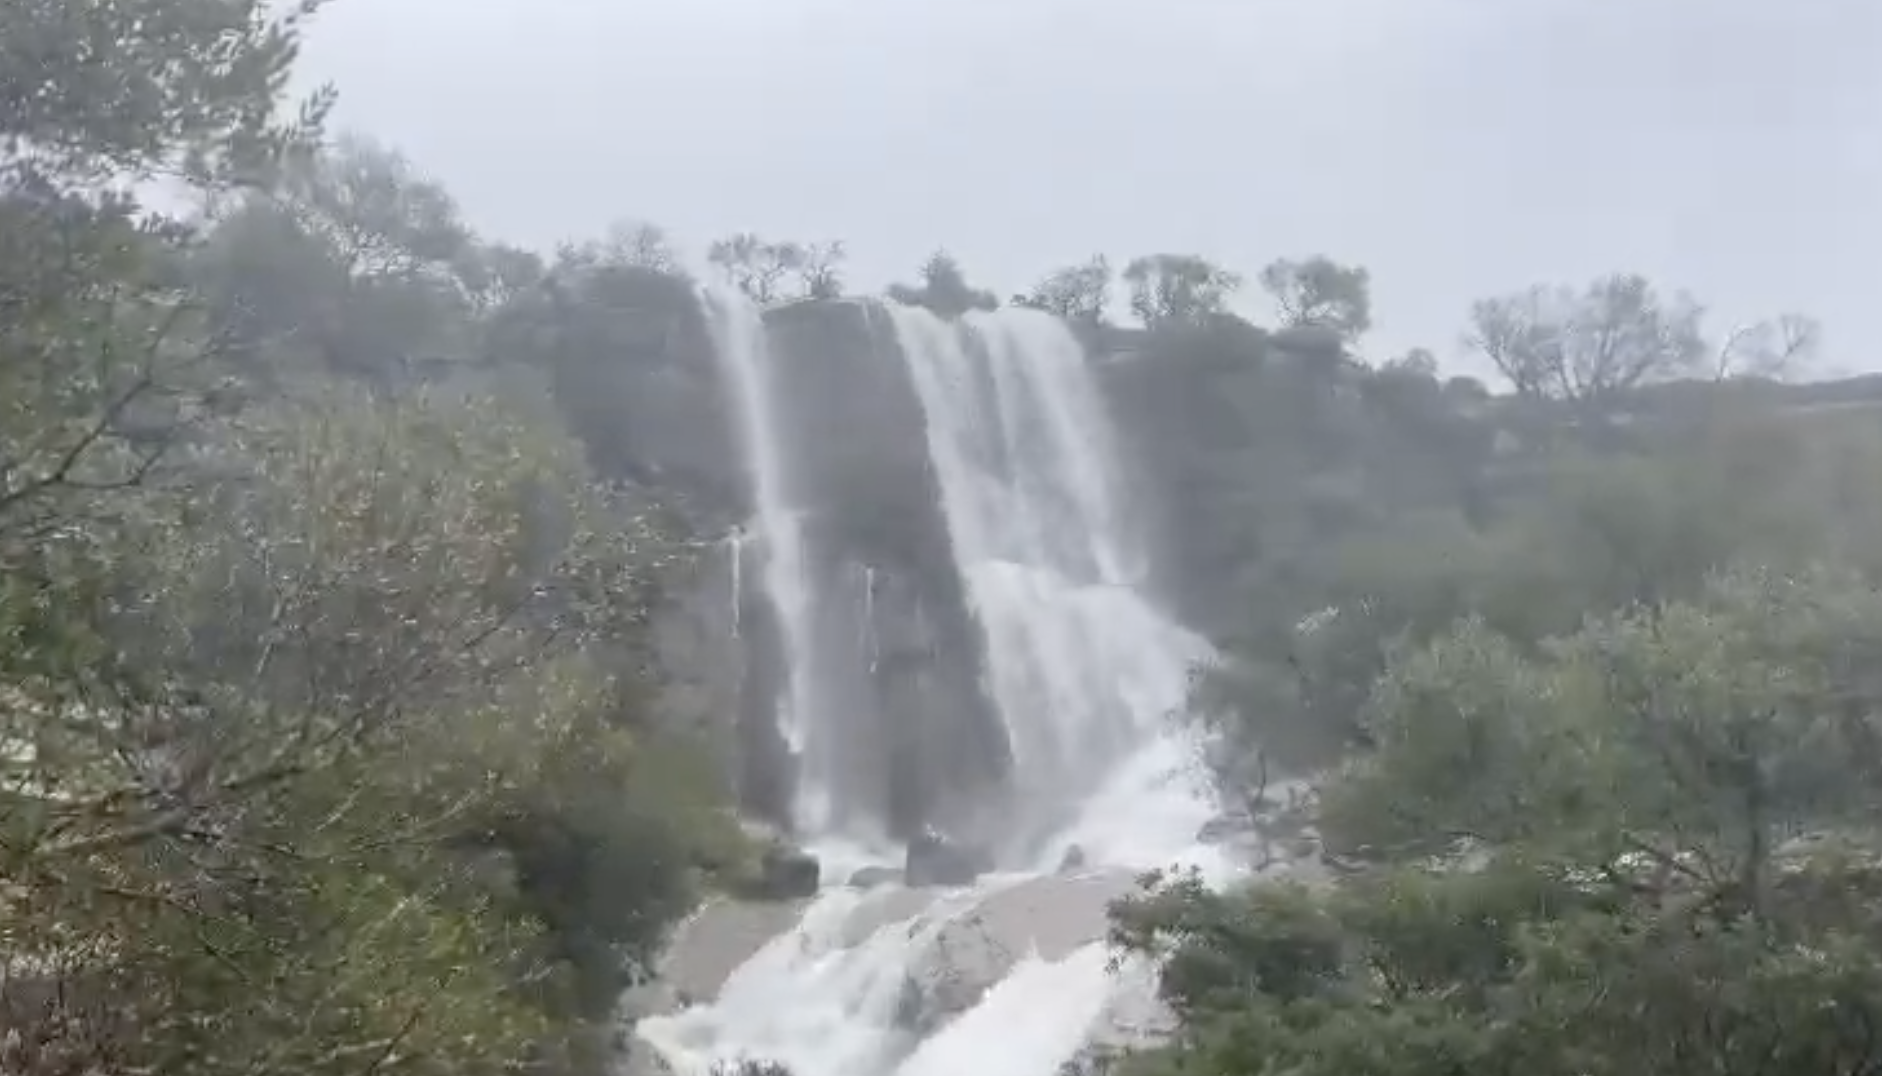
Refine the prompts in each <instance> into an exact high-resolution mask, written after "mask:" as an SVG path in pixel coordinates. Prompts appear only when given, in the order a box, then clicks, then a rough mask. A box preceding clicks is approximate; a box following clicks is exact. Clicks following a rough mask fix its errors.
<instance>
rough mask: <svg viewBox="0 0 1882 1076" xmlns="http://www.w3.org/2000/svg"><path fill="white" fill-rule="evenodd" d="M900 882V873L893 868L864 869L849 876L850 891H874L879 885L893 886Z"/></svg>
mask: <svg viewBox="0 0 1882 1076" xmlns="http://www.w3.org/2000/svg"><path fill="white" fill-rule="evenodd" d="M901 880H902V872H901V871H899V870H897V869H895V868H894V867H864V868H862V869H861V870H859V871H856V872H855V873H854V874H851V875H850V880H849V885H850V888H851V889H874V888H875V887H876V886H879V885H894V884H895V883H897V882H900V881H901Z"/></svg>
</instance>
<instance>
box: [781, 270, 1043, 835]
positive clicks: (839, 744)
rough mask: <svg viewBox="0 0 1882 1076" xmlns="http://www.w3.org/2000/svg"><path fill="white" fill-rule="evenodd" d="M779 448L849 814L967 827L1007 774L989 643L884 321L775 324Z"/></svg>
mask: <svg viewBox="0 0 1882 1076" xmlns="http://www.w3.org/2000/svg"><path fill="white" fill-rule="evenodd" d="M766 323H767V325H768V327H769V329H770V345H771V360H772V361H773V362H774V363H776V364H777V365H778V369H779V371H780V373H779V376H778V378H777V382H778V394H779V397H780V399H779V401H778V403H779V415H778V423H779V429H778V436H779V439H780V440H781V441H783V442H784V443H785V444H787V445H788V446H790V448H791V454H790V456H789V457H788V458H787V461H786V463H787V466H786V472H787V476H788V478H787V480H788V482H789V484H790V486H791V490H790V497H789V500H790V501H791V502H792V503H793V504H794V505H796V506H797V507H798V508H799V509H800V510H801V511H802V512H803V513H804V521H803V528H804V530H803V533H804V547H805V557H806V561H807V564H806V570H807V572H808V574H809V578H810V590H811V595H812V609H811V614H810V617H809V620H810V624H811V630H812V631H813V632H814V633H815V637H816V638H815V644H814V645H812V646H811V647H809V648H808V649H809V650H810V651H811V652H812V653H813V654H816V655H820V656H821V657H822V659H823V661H822V662H821V663H820V665H819V666H818V667H816V668H814V669H811V670H809V671H808V675H809V676H810V677H811V682H812V683H813V684H814V685H816V687H817V689H818V704H819V705H820V706H822V707H824V708H826V711H825V713H824V714H823V715H822V718H821V720H822V721H823V722H825V724H826V727H828V728H833V729H836V730H839V732H838V734H837V735H836V736H833V737H831V738H830V739H829V740H828V741H827V742H828V743H829V745H830V753H829V754H828V755H827V756H825V757H822V758H819V759H813V760H807V761H809V763H810V764H813V765H818V766H820V767H821V768H822V772H823V773H824V775H825V778H826V780H827V781H828V782H829V784H830V786H831V789H832V792H833V795H834V796H835V798H836V803H835V805H834V806H835V807H836V809H837V810H839V811H842V812H856V811H860V812H866V813H867V814H869V815H871V816H874V817H876V818H879V819H881V820H882V821H883V822H884V823H885V824H886V825H887V826H888V828H889V829H890V831H891V832H893V833H895V834H897V835H900V836H906V835H909V834H911V833H913V832H914V831H915V830H917V829H918V828H919V827H920V826H921V825H922V824H924V823H928V822H934V823H939V824H943V825H948V824H950V823H956V824H958V823H960V822H962V821H963V819H962V818H961V817H960V815H961V814H962V812H961V811H960V810H959V808H960V807H961V806H963V805H966V804H980V803H984V802H985V801H986V799H987V797H988V795H989V794H990V793H993V792H996V791H997V790H998V789H999V788H1000V787H1001V785H1002V781H1003V778H1004V776H1005V773H1006V769H1007V761H1008V759H1007V744H1006V740H1005V734H1004V731H1003V729H1002V727H1001V725H1000V723H999V721H998V719H997V717H996V716H995V715H994V713H993V711H992V707H991V705H990V704H989V702H988V701H987V699H986V696H985V694H984V692H983V691H982V688H981V666H982V661H981V649H982V645H983V644H982V641H981V638H980V634H979V630H978V628H977V626H976V625H975V623H974V620H973V618H972V616H971V615H970V614H969V612H968V609H967V604H966V597H965V595H964V593H963V591H962V584H961V580H960V578H959V575H958V574H957V573H956V571H955V567H954V560H953V555H952V552H951V548H950V545H949V540H948V531H947V522H946V519H945V518H944V516H943V515H942V511H941V508H940V503H941V494H940V490H939V488H938V486H937V485H936V481H935V476H934V473H933V470H932V467H931V466H930V463H929V457H928V448H927V439H926V433H925V421H924V419H923V415H922V410H921V404H920V401H919V399H918V398H917V397H916V395H915V390H914V386H913V384H912V382H911V381H910V379H909V376H908V370H907V366H906V364H905V363H904V362H902V361H901V357H900V356H899V354H897V352H896V350H895V343H894V339H893V337H892V335H891V334H890V332H889V328H888V326H887V324H886V322H885V321H884V320H883V319H882V318H881V316H880V311H879V309H878V308H876V307H875V306H873V305H872V304H868V303H860V302H823V303H801V304H796V305H793V306H788V307H784V308H781V309H778V310H774V311H772V312H770V313H769V314H768V315H767V318H766Z"/></svg>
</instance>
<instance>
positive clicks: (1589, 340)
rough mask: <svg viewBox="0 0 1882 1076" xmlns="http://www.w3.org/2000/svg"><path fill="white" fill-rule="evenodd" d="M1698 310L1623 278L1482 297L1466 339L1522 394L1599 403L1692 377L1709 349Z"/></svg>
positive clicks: (1627, 276) (1633, 277)
mask: <svg viewBox="0 0 1882 1076" xmlns="http://www.w3.org/2000/svg"><path fill="white" fill-rule="evenodd" d="M1701 313H1702V311H1701V310H1700V308H1699V307H1698V306H1697V305H1695V304H1694V303H1693V302H1692V301H1691V300H1689V299H1686V298H1683V297H1675V298H1673V299H1663V298H1662V297H1661V296H1660V294H1659V293H1658V292H1657V291H1655V290H1654V288H1653V285H1652V284H1650V283H1648V281H1647V279H1646V278H1645V277H1642V276H1636V275H1632V274H1625V273H1622V274H1615V275H1612V276H1606V277H1602V278H1600V279H1598V280H1596V281H1594V282H1593V283H1591V284H1590V285H1588V287H1587V288H1586V289H1585V290H1583V291H1581V292H1575V291H1572V290H1570V289H1567V288H1543V287H1536V288H1531V289H1530V290H1529V291H1527V292H1523V293H1521V294H1517V295H1511V296H1505V297H1502V298H1496V299H1484V300H1480V301H1479V302H1478V303H1477V304H1476V305H1475V306H1473V307H1472V308H1471V314H1470V320H1471V329H1470V333H1469V335H1468V336H1467V337H1466V340H1467V342H1468V343H1469V344H1470V345H1471V346H1473V347H1475V348H1476V349H1477V350H1478V351H1479V352H1481V353H1482V354H1483V356H1484V357H1485V358H1487V359H1489V360H1490V362H1491V363H1492V364H1494V365H1495V366H1496V369H1497V372H1498V373H1500V374H1502V375H1503V377H1504V378H1505V379H1507V380H1508V381H1509V382H1510V384H1511V386H1512V387H1514V388H1515V390H1516V391H1517V393H1518V394H1520V395H1523V396H1526V397H1532V398H1537V399H1554V400H1565V401H1569V402H1573V403H1580V404H1588V405H1602V404H1606V403H1607V402H1609V401H1611V400H1612V399H1613V398H1614V397H1615V396H1616V395H1618V394H1621V393H1625V392H1627V391H1628V390H1630V389H1633V388H1636V387H1638V386H1640V385H1644V384H1649V383H1651V382H1655V381H1665V380H1669V379H1672V378H1676V377H1681V376H1685V375H1688V374H1691V373H1693V372H1694V371H1695V370H1696V369H1697V368H1698V365H1699V363H1700V362H1701V361H1702V360H1703V357H1704V355H1705V352H1706V345H1705V339H1704V337H1703V335H1702V334H1701V332H1700V315H1701Z"/></svg>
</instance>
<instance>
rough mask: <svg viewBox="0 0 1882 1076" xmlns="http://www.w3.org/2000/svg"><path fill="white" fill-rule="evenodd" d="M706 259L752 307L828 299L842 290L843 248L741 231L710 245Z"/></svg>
mask: <svg viewBox="0 0 1882 1076" xmlns="http://www.w3.org/2000/svg"><path fill="white" fill-rule="evenodd" d="M706 257H707V260H708V261H710V262H711V263H712V264H713V266H714V267H715V268H717V269H718V270H719V271H720V272H721V273H723V274H725V277H726V279H727V280H730V281H731V282H732V284H733V286H735V287H737V288H738V289H739V290H740V291H742V292H744V293H745V294H746V295H747V296H750V298H751V300H752V301H753V302H755V303H759V304H762V305H769V304H771V303H776V302H784V301H789V300H794V299H834V298H836V297H837V296H839V295H841V294H842V292H843V278H842V265H843V258H844V250H843V244H842V243H841V242H836V243H809V244H805V243H795V242H782V243H777V242H772V241H770V240H767V239H763V238H760V237H759V236H756V235H753V234H752V233H750V232H741V233H739V234H737V235H734V236H731V237H730V238H727V239H720V240H718V241H716V242H714V243H713V244H712V247H711V249H710V250H709V251H708V252H707V255H706Z"/></svg>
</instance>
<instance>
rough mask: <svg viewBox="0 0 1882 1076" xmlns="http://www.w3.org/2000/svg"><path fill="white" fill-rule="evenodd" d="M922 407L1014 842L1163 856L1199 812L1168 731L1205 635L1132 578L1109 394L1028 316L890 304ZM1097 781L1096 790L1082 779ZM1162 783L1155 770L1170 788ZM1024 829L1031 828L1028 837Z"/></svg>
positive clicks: (1137, 566)
mask: <svg viewBox="0 0 1882 1076" xmlns="http://www.w3.org/2000/svg"><path fill="white" fill-rule="evenodd" d="M890 317H891V318H892V319H893V322H894V325H895V330H896V338H897V340H898V341H899V343H900V344H901V347H902V351H903V354H904V356H905V357H906V359H907V361H908V364H909V372H910V374H911V376H912V378H913V381H914V384H915V389H916V392H917V393H918V394H919V395H920V396H921V402H922V409H923V411H924V412H925V414H926V416H927V427H928V428H927V436H928V447H929V454H930V457H931V459H932V460H933V463H934V467H935V472H936V475H937V477H938V478H939V480H940V486H941V493H942V500H943V502H944V504H943V507H944V508H945V514H946V517H947V521H948V529H949V534H950V537H951V539H952V542H953V548H954V558H955V562H956V564H957V565H958V566H959V570H960V572H961V575H962V578H963V579H964V580H965V582H966V584H967V593H968V600H969V603H970V604H971V605H972V606H973V610H974V613H975V615H976V617H977V619H978V620H979V622H980V625H981V628H982V630H983V631H984V632H985V633H986V637H987V673H988V681H989V684H988V686H989V689H990V691H991V692H992V695H993V698H994V702H995V704H996V705H997V707H998V709H999V712H1000V715H1001V717H1002V718H1003V720H1004V721H1005V723H1006V729H1007V735H1008V737H1009V738H1010V740H1011V742H1012V745H1013V754H1014V770H1013V784H1014V787H1015V788H1016V789H1017V790H1018V792H1019V794H1020V796H1021V797H1022V799H1021V801H1020V803H1019V821H1020V823H1021V826H1022V827H1023V828H1022V830H1021V835H1022V836H1034V835H1044V834H1059V835H1060V837H1061V839H1060V840H1058V841H1054V842H1052V845H1051V846H1049V847H1047V848H1046V849H1045V850H1044V851H1043V853H1037V854H1038V855H1039V857H1040V858H1041V859H1042V860H1044V861H1045V862H1044V863H1043V864H1042V865H1043V866H1047V867H1049V866H1051V865H1052V864H1054V863H1056V862H1057V860H1058V856H1059V854H1060V853H1061V852H1062V851H1063V846H1064V845H1065V844H1066V843H1069V840H1070V839H1072V838H1071V837H1070V836H1069V835H1068V831H1069V832H1070V833H1075V834H1076V839H1077V842H1078V843H1079V844H1080V846H1081V847H1083V848H1084V850H1085V852H1086V854H1087V856H1088V857H1090V859H1091V860H1092V861H1094V862H1098V863H1112V864H1125V865H1142V864H1141V863H1140V862H1139V861H1140V860H1141V859H1142V858H1143V857H1146V856H1149V857H1155V858H1156V859H1157V862H1155V863H1153V864H1151V865H1161V864H1162V863H1163V862H1167V859H1168V857H1172V856H1178V855H1180V854H1181V853H1183V852H1184V851H1186V850H1187V849H1188V847H1189V845H1190V843H1191V838H1192V837H1193V835H1194V834H1195V832H1196V828H1197V827H1198V826H1199V825H1201V823H1202V822H1203V821H1204V820H1205V819H1207V818H1208V816H1209V813H1210V812H1209V807H1208V805H1207V804H1206V803H1205V802H1203V800H1202V797H1201V796H1199V795H1198V794H1197V793H1196V792H1195V790H1194V789H1192V788H1191V787H1189V785H1188V783H1187V782H1185V781H1184V780H1183V778H1182V777H1181V776H1180V775H1177V774H1172V773H1170V772H1169V771H1170V770H1171V769H1172V768H1173V767H1177V766H1180V764H1181V763H1182V762H1183V761H1184V756H1185V754H1186V752H1185V750H1184V748H1183V747H1182V746H1181V745H1180V744H1179V743H1178V742H1177V741H1175V740H1173V739H1172V732H1173V730H1172V722H1171V720H1170V716H1171V714H1172V713H1173V712H1174V711H1175V710H1176V709H1177V708H1178V707H1180V706H1182V705H1183V701H1184V696H1185V693H1186V691H1187V688H1188V676H1189V670H1190V669H1191V668H1192V667H1193V666H1194V664H1195V663H1196V662H1197V661H1198V660H1200V659H1202V658H1204V657H1206V656H1207V655H1208V647H1207V644H1206V643H1205V642H1204V641H1203V640H1202V639H1200V638H1199V637H1197V636H1196V635H1194V634H1193V633H1191V632H1189V631H1187V630H1185V629H1184V628H1183V627H1182V626H1181V625H1179V624H1177V623H1175V622H1174V621H1172V620H1171V619H1170V618H1169V617H1168V616H1167V615H1165V614H1164V613H1163V612H1162V611H1160V610H1158V609H1156V608H1155V607H1154V606H1152V605H1151V604H1150V603H1149V601H1148V600H1147V597H1146V595H1145V594H1144V593H1143V592H1142V590H1141V589H1139V588H1140V586H1141V584H1142V581H1143V580H1142V576H1143V568H1142V561H1143V558H1142V556H1141V554H1140V553H1139V552H1138V550H1137V548H1136V543H1135V542H1134V541H1133V540H1132V535H1131V533H1130V531H1129V530H1128V529H1127V527H1126V525H1125V524H1126V520H1125V517H1124V514H1123V513H1122V511H1121V509H1120V506H1119V503H1118V496H1117V489H1118V483H1117V479H1116V475H1117V473H1118V470H1119V468H1118V462H1117V458H1116V455H1115V452H1114V447H1113V436H1112V432H1111V426H1110V422H1109V418H1108V416H1107V415H1106V413H1105V409H1104V401H1103V399H1102V398H1101V397H1100V396H1099V393H1098V387H1097V385H1096V383H1095V382H1094V381H1093V378H1092V374H1091V368H1090V365H1089V364H1088V363H1087V361H1086V358H1085V354H1084V351H1083V349H1082V348H1081V347H1080V346H1079V344H1078V341H1077V340H1076V339H1075V338H1074V337H1073V336H1072V334H1071V332H1070V331H1069V330H1068V329H1067V328H1066V327H1065V326H1064V324H1062V323H1061V322H1059V321H1058V320H1057V319H1056V318H1052V317H1049V316H1047V315H1045V314H1042V313H1039V312H1036V311H1031V310H1023V309H1016V310H1003V311H999V312H997V313H992V314H978V315H970V316H969V317H968V318H967V319H966V320H965V322H957V323H949V322H944V321H941V320H940V319H938V318H936V317H934V316H933V315H931V314H929V313H928V312H926V311H924V310H920V309H917V308H913V307H891V308H890ZM1094 774H1097V775H1104V781H1105V783H1104V784H1103V785H1100V786H1099V787H1095V788H1094V787H1093V782H1092V775H1094ZM1166 778H1167V780H1166ZM1026 829H1031V830H1032V831H1033V832H1032V833H1027V832H1026Z"/></svg>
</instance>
